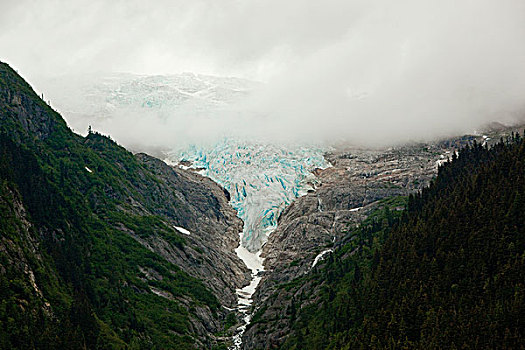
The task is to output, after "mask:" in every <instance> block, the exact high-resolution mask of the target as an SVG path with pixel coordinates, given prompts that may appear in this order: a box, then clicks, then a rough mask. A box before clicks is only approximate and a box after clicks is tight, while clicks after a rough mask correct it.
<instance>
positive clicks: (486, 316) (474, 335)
mask: <svg viewBox="0 0 525 350" xmlns="http://www.w3.org/2000/svg"><path fill="white" fill-rule="evenodd" d="M524 167H525V142H523V139H522V138H521V137H520V136H519V135H512V137H510V138H509V139H507V140H501V141H500V142H499V143H498V144H496V145H495V146H494V147H492V148H491V149H488V148H487V147H482V146H481V145H480V144H476V143H474V144H472V145H470V146H468V147H467V148H465V149H463V150H462V151H461V152H460V153H459V156H456V155H454V156H453V159H452V160H451V162H448V163H445V164H444V165H443V166H441V167H440V169H439V174H438V176H437V178H436V179H435V180H433V182H432V183H431V185H430V186H429V187H428V188H425V189H424V190H423V191H422V192H421V193H418V194H416V195H411V196H410V197H409V198H408V203H407V207H406V210H405V211H403V213H402V214H399V213H396V212H392V211H390V209H389V207H388V206H383V209H380V210H377V211H376V213H375V215H372V216H370V217H369V218H368V219H367V220H366V221H365V222H363V224H362V225H361V226H360V227H359V228H356V229H354V230H353V231H352V232H351V233H350V235H349V236H350V237H353V238H354V239H351V240H350V242H349V243H346V244H344V245H343V246H342V247H340V248H339V249H337V250H336V252H335V253H334V254H333V255H332V256H330V258H329V259H327V261H326V263H325V264H323V265H322V266H320V267H319V268H318V269H317V270H316V271H315V273H314V275H313V276H312V277H309V278H310V279H311V281H310V283H312V287H311V288H310V290H312V291H313V290H320V292H319V293H318V294H314V295H303V294H300V295H299V296H298V295H297V294H295V295H294V300H293V304H292V307H291V310H288V313H287V314H288V315H289V316H288V317H290V319H291V322H292V324H293V333H292V334H291V335H290V336H289V337H288V338H287V341H286V342H285V344H284V345H283V346H282V348H284V349H360V348H361V349H368V348H389V349H406V348H420V349H437V348H441V349H459V348H462V349H497V348H498V349H520V348H524V347H525V338H524V331H523V330H524V329H525V299H524V297H525V265H524V264H525V252H524V248H525V198H524V193H525V171H524ZM348 252H352V254H349V253H348ZM292 285H293V283H292Z"/></svg>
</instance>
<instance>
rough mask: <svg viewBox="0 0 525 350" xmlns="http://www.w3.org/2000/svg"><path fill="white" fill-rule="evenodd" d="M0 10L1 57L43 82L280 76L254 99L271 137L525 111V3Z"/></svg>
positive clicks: (12, 5) (387, 1) (29, 5)
mask: <svg viewBox="0 0 525 350" xmlns="http://www.w3.org/2000/svg"><path fill="white" fill-rule="evenodd" d="M0 9H1V11H0V60H2V61H6V62H8V63H10V64H11V65H12V66H13V67H14V68H16V69H17V70H18V71H19V72H20V73H21V74H22V75H23V76H24V77H25V78H26V79H28V80H29V81H30V82H31V83H32V84H34V85H36V87H37V89H38V90H40V91H45V81H46V78H48V77H50V76H61V75H74V74H78V73H89V72H99V71H104V72H115V71H117V72H133V73H141V74H165V73H179V72H185V71H189V72H198V73H205V74H214V75H223V76H224V75H228V76H238V77H244V78H248V79H254V80H259V81H265V82H266V83H267V84H266V87H267V88H266V89H264V91H263V92H262V93H261V94H259V95H258V96H256V97H255V98H254V99H252V100H251V101H250V103H249V106H248V107H246V106H244V107H243V108H245V109H246V110H250V111H251V113H254V114H257V115H258V116H261V118H267V119H264V120H266V121H267V122H265V123H264V124H268V125H269V126H268V127H267V128H265V127H262V126H261V128H262V129H261V128H260V129H261V130H263V132H265V133H269V132H275V131H276V130H275V129H276V127H275V126H276V125H277V124H278V128H277V129H279V131H280V132H282V133H283V134H287V133H289V132H290V131H291V130H298V132H301V133H303V134H304V135H306V136H308V137H311V136H312V135H313V134H322V135H324V136H325V137H328V135H329V136H330V137H332V136H336V137H338V138H339V137H342V138H351V139H353V140H361V139H362V140H365V139H373V140H375V141H379V140H385V139H386V140H392V141H399V140H404V139H409V138H417V137H418V136H421V135H422V136H424V137H431V136H440V135H445V134H449V133H453V132H460V131H461V132H463V131H466V130H472V129H474V128H475V127H477V126H479V125H480V124H482V123H483V122H487V121H490V120H506V121H509V120H515V119H519V118H522V117H523V115H524V113H525V1H523V0H491V1H487V0H453V1H451V0H440V1H435V0H432V1H427V0H403V1H391V0H377V1H371V0H367V1H359V0H357V1H356V0H323V1H313V0H288V1H284V0H243V1H240V0H239V1H235V0H220V1H218V0H191V1H190V0H185V1H177V0H170V1H144V0H140V1H135V0H122V1H100V0H86V1H84V0H69V1H60V0H41V1H31V0H0ZM298 125H300V127H298ZM122 132H125V129H123V131H122ZM371 135H374V136H371Z"/></svg>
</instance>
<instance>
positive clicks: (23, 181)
mask: <svg viewBox="0 0 525 350" xmlns="http://www.w3.org/2000/svg"><path fill="white" fill-rule="evenodd" d="M0 146H1V149H0V175H1V181H2V183H1V194H2V196H1V201H0V205H2V207H3V208H5V210H3V211H2V221H1V224H2V225H1V226H0V229H1V240H0V258H1V262H2V264H1V266H0V283H1V285H2V289H1V293H2V308H1V309H0V347H1V348H11V347H15V348H16V347H19V348H27V347H37V348H42V347H54V348H56V347H62V348H65V347H69V348H80V347H83V346H87V347H89V348H93V347H95V346H100V347H107V348H111V347H117V348H118V347H125V346H129V347H131V348H137V347H142V348H171V347H179V348H194V347H198V348H210V347H212V346H213V344H218V340H220V338H219V337H216V336H214V334H218V333H219V332H221V331H223V330H224V328H225V327H224V322H225V319H226V316H227V314H228V312H227V311H226V309H225V308H223V306H224V307H227V308H228V309H229V308H233V307H235V306H236V301H237V300H236V295H235V289H236V288H239V287H241V286H242V285H243V284H244V283H245V282H246V281H247V279H248V278H249V273H248V271H247V269H246V268H245V266H244V265H243V263H242V262H241V261H240V260H239V259H238V258H237V256H236V255H235V253H234V249H235V248H236V247H237V245H238V234H239V232H240V231H241V230H242V222H241V221H240V220H239V219H238V218H237V217H236V213H235V211H234V210H233V209H232V208H231V207H230V206H229V205H228V199H227V193H225V191H224V190H223V189H222V188H220V187H219V186H218V185H216V184H215V183H213V182H212V181H211V180H209V179H206V178H203V177H202V176H200V175H198V174H194V173H191V172H186V171H183V170H180V169H173V168H171V167H169V166H167V165H166V164H164V163H163V162H161V161H159V160H157V159H154V158H152V157H149V156H147V155H144V154H140V155H137V156H134V155H132V154H131V153H129V152H127V151H126V150H125V149H123V148H122V147H120V146H118V145H117V144H115V143H114V142H113V141H112V140H111V139H109V138H107V137H104V136H102V135H100V134H97V133H89V134H88V135H87V137H85V138H84V137H81V136H78V135H76V134H74V133H72V132H71V131H70V130H69V128H68V127H67V126H66V123H65V122H64V120H63V119H62V118H61V117H60V115H58V114H57V113H56V112H54V111H53V110H52V109H51V108H49V106H47V105H46V104H45V103H44V102H43V101H42V100H41V99H40V98H39V97H38V96H36V95H35V93H34V92H33V91H32V89H31V87H30V86H29V85H27V83H25V82H24V81H23V79H22V78H21V77H20V76H18V74H16V73H15V72H14V71H13V70H12V69H11V68H10V67H8V66H7V65H6V64H3V63H0ZM219 300H220V301H219ZM229 323H230V324H231V321H229ZM15 330H16V331H15ZM24 342H25V343H24Z"/></svg>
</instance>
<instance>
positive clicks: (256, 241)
mask: <svg viewBox="0 0 525 350" xmlns="http://www.w3.org/2000/svg"><path fill="white" fill-rule="evenodd" d="M323 153H324V152H323V149H322V148H320V147H311V146H308V147H306V146H299V145H295V146H278V145H271V144H260V143H256V142H241V141H238V140H233V139H224V140H222V141H221V142H218V143H217V144H215V145H213V146H210V147H198V146H191V147H189V148H187V149H185V150H183V151H178V152H173V153H172V154H170V158H171V159H170V160H171V161H179V162H182V163H183V164H191V167H192V168H194V169H199V171H200V173H201V174H202V175H204V176H207V177H210V178H211V179H213V180H214V181H216V182H217V183H219V184H220V185H222V186H223V187H224V188H225V189H226V190H228V192H229V193H230V198H231V205H232V206H233V207H234V208H235V209H236V210H237V215H238V216H239V217H240V218H241V219H242V220H243V222H244V229H243V231H242V233H241V234H240V245H239V247H238V248H237V249H236V253H237V255H238V256H239V258H240V259H242V260H243V261H244V263H245V264H246V265H247V266H248V268H249V269H250V270H251V271H252V280H251V283H250V284H249V285H248V286H246V287H244V288H242V289H239V290H237V296H238V311H239V312H240V313H241V314H242V315H243V324H242V326H240V327H239V328H238V329H237V332H236V334H235V336H234V339H233V341H234V345H233V346H232V347H231V349H240V348H241V346H242V335H243V333H244V331H245V329H246V326H247V325H248V324H249V322H250V319H251V313H250V311H251V304H252V295H253V293H254V292H255V290H256V288H257V285H258V284H259V282H260V280H261V274H262V272H263V271H264V267H263V259H262V258H261V257H260V254H261V248H262V246H263V245H264V244H265V243H266V241H267V240H268V236H269V235H270V233H271V232H272V231H273V230H274V229H275V228H276V226H277V219H278V217H279V215H280V214H281V212H282V211H283V210H284V208H286V206H287V205H289V204H290V203H291V202H292V201H293V200H294V199H295V198H297V197H299V196H301V195H303V194H305V193H307V191H308V190H309V189H311V188H312V185H313V184H314V183H315V181H316V180H315V177H314V176H313V175H312V173H311V171H312V170H314V169H315V168H324V167H326V166H327V162H326V161H325V159H324V158H323Z"/></svg>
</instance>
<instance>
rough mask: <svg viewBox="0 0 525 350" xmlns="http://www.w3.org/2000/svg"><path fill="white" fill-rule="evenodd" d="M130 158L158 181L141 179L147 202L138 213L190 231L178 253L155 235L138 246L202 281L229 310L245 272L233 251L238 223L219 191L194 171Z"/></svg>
mask: <svg viewBox="0 0 525 350" xmlns="http://www.w3.org/2000/svg"><path fill="white" fill-rule="evenodd" d="M136 157H137V159H138V160H139V161H140V162H141V163H142V164H143V165H144V166H145V167H146V168H147V169H148V170H150V171H151V172H152V173H153V174H155V176H156V177H157V178H158V179H160V180H161V181H162V182H160V183H159V182H148V181H145V182H144V183H143V184H142V185H141V186H139V190H140V191H141V192H142V193H143V194H144V195H145V196H147V198H148V199H149V200H150V201H151V202H150V203H147V208H144V210H147V211H151V213H152V214H155V215H160V216H162V217H164V218H165V219H166V220H167V222H169V224H170V225H171V226H176V227H182V228H184V229H186V230H188V231H189V232H190V234H189V235H185V236H184V239H185V240H186V241H188V243H189V244H187V245H186V246H185V248H184V250H181V249H177V248H176V247H173V246H171V245H169V244H167V242H165V241H164V240H162V239H161V238H159V237H156V238H153V239H148V240H147V242H143V244H147V245H148V246H149V247H150V248H151V249H152V250H154V251H155V252H157V253H159V254H160V255H161V256H163V257H164V258H166V259H167V260H168V261H170V262H172V263H174V264H176V265H178V266H180V267H182V268H183V269H184V270H185V271H186V272H188V273H190V274H192V275H194V276H195V277H198V278H200V279H202V280H203V281H204V282H205V283H206V285H207V286H208V287H209V288H210V289H212V290H213V291H214V292H215V293H216V295H217V297H218V298H219V300H220V301H221V303H222V304H223V305H224V306H226V307H229V308H234V307H235V306H236V305H237V298H236V295H235V289H236V288H240V287H241V286H242V285H245V284H247V281H249V278H250V274H249V272H248V270H247V268H246V266H245V265H244V263H243V262H242V261H241V260H240V259H239V258H238V257H237V255H236V254H235V252H234V250H235V248H237V246H238V245H239V232H241V231H242V227H243V223H242V221H241V220H240V219H239V218H238V217H237V216H236V212H235V210H234V209H233V208H232V207H231V206H230V205H229V204H228V199H227V198H226V194H225V192H224V190H223V189H222V188H221V187H220V186H219V185H217V184H216V183H215V182H213V181H212V180H210V179H208V178H205V177H203V176H201V175H199V174H197V173H195V172H192V171H187V170H182V169H179V168H176V167H171V166H168V165H167V164H165V163H164V162H163V161H161V160H159V159H157V158H153V157H151V156H148V155H146V154H143V153H140V154H137V155H136ZM181 209H182V210H181Z"/></svg>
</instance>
